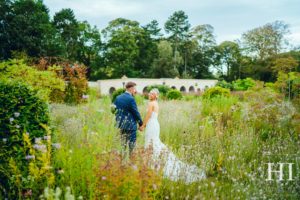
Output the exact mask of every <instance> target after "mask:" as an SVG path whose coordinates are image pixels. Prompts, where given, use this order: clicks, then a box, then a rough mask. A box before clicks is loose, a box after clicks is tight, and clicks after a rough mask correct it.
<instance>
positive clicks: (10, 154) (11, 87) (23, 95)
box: [0, 81, 49, 195]
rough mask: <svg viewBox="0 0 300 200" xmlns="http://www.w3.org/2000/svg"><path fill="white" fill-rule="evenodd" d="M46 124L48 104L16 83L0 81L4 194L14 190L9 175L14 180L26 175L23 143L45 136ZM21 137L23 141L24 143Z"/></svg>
mask: <svg viewBox="0 0 300 200" xmlns="http://www.w3.org/2000/svg"><path fill="white" fill-rule="evenodd" d="M47 124H49V111H48V105H47V104H46V103H45V102H44V101H43V100H42V99H41V98H39V96H38V95H37V93H36V92H35V91H34V90H33V89H31V88H30V87H29V86H27V85H25V84H23V83H21V82H18V81H0V144H1V148H0V155H1V156H0V161H1V162H0V179H1V182H2V181H3V180H4V182H2V183H4V187H6V190H7V191H9V190H8V188H9V189H12V188H15V187H18V185H16V184H15V183H14V182H15V181H16V180H13V178H14V177H12V175H14V176H16V177H15V178H16V179H20V178H21V177H18V175H19V174H18V173H20V174H21V175H24V177H25V176H26V173H27V170H28V165H27V161H26V159H25V158H26V156H28V155H31V151H29V150H28V148H26V145H27V144H26V142H27V143H31V141H33V140H34V139H35V138H43V137H44V136H45V135H47V131H46V130H45V128H44V126H45V125H47ZM25 133H26V134H25ZM24 138H27V140H26V141H25V142H24V141H23V140H24ZM31 156H32V155H31ZM12 163H14V164H13V165H12ZM13 169H15V170H13ZM10 170H12V171H10ZM16 173H17V174H16ZM36 181H37V180H36ZM37 183H38V182H37ZM19 184H21V183H19ZM20 187H21V186H20ZM19 189H20V188H19ZM12 191H14V190H13V189H12ZM15 195H16V194H15Z"/></svg>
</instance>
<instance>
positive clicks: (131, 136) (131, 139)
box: [121, 130, 136, 155]
mask: <svg viewBox="0 0 300 200" xmlns="http://www.w3.org/2000/svg"><path fill="white" fill-rule="evenodd" d="M135 142H136V130H121V145H122V148H123V151H124V153H126V151H127V150H126V149H129V155H131V152H132V151H133V149H134V147H135Z"/></svg>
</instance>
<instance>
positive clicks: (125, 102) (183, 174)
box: [114, 82, 206, 183]
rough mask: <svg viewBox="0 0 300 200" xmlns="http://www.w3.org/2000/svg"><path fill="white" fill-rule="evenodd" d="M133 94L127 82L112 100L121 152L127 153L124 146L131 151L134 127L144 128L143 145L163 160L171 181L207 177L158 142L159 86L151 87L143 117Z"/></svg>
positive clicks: (132, 89)
mask: <svg viewBox="0 0 300 200" xmlns="http://www.w3.org/2000/svg"><path fill="white" fill-rule="evenodd" d="M136 93H137V92H136V84H135V83H134V82H128V83H127V84H126V92H125V93H123V94H121V95H119V96H118V97H117V98H116V100H115V102H114V104H115V107H116V122H117V127H118V128H119V129H120V133H121V144H122V148H123V151H124V152H125V153H126V149H128V150H129V154H131V153H132V151H133V149H134V147H135V143H136V133H137V130H140V131H144V130H145V148H151V149H152V159H154V160H155V161H158V162H161V161H162V160H163V162H164V163H163V169H162V170H163V174H164V176H165V177H166V178H169V179H170V180H173V181H178V180H182V181H184V182H186V183H191V182H195V181H199V180H201V179H204V178H206V175H205V172H204V171H203V170H201V169H199V168H198V167H197V166H196V165H189V164H187V163H185V162H183V161H181V160H180V159H178V158H177V157H176V156H175V154H174V153H173V152H171V151H170V150H169V149H168V148H167V146H166V145H165V144H164V143H162V142H161V140H160V137H159V134H160V124H159V122H158V113H159V105H158V102H157V99H158V97H159V91H158V89H156V88H155V89H152V90H151V91H150V92H149V94H148V95H149V103H148V107H147V114H146V116H145V119H144V120H142V118H141V115H140V113H139V111H138V107H137V104H136V102H135V99H134V95H135V94H136ZM137 124H138V125H139V127H138V126H137ZM124 152H123V153H124ZM162 157H163V159H162Z"/></svg>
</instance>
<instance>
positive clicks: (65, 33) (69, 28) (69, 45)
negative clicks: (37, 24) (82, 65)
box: [53, 9, 80, 61]
mask: <svg viewBox="0 0 300 200" xmlns="http://www.w3.org/2000/svg"><path fill="white" fill-rule="evenodd" d="M53 25H54V27H55V28H56V30H57V32H58V33H59V34H60V37H61V39H62V41H63V47H64V49H65V51H64V52H65V55H63V57H65V58H67V59H69V60H72V61H75V60H76V59H77V51H78V48H79V47H78V46H79V44H78V39H79V35H80V27H79V22H78V21H77V20H76V18H75V15H74V12H73V10H71V9H62V10H61V11H59V12H57V13H55V15H54V17H53Z"/></svg>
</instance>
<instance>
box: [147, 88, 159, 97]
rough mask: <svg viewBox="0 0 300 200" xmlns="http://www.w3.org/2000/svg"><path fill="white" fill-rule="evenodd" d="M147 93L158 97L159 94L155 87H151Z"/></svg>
mask: <svg viewBox="0 0 300 200" xmlns="http://www.w3.org/2000/svg"><path fill="white" fill-rule="evenodd" d="M149 93H154V94H155V95H156V98H157V99H158V96H159V90H158V89H157V88H153V89H152V90H150V92H149Z"/></svg>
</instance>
